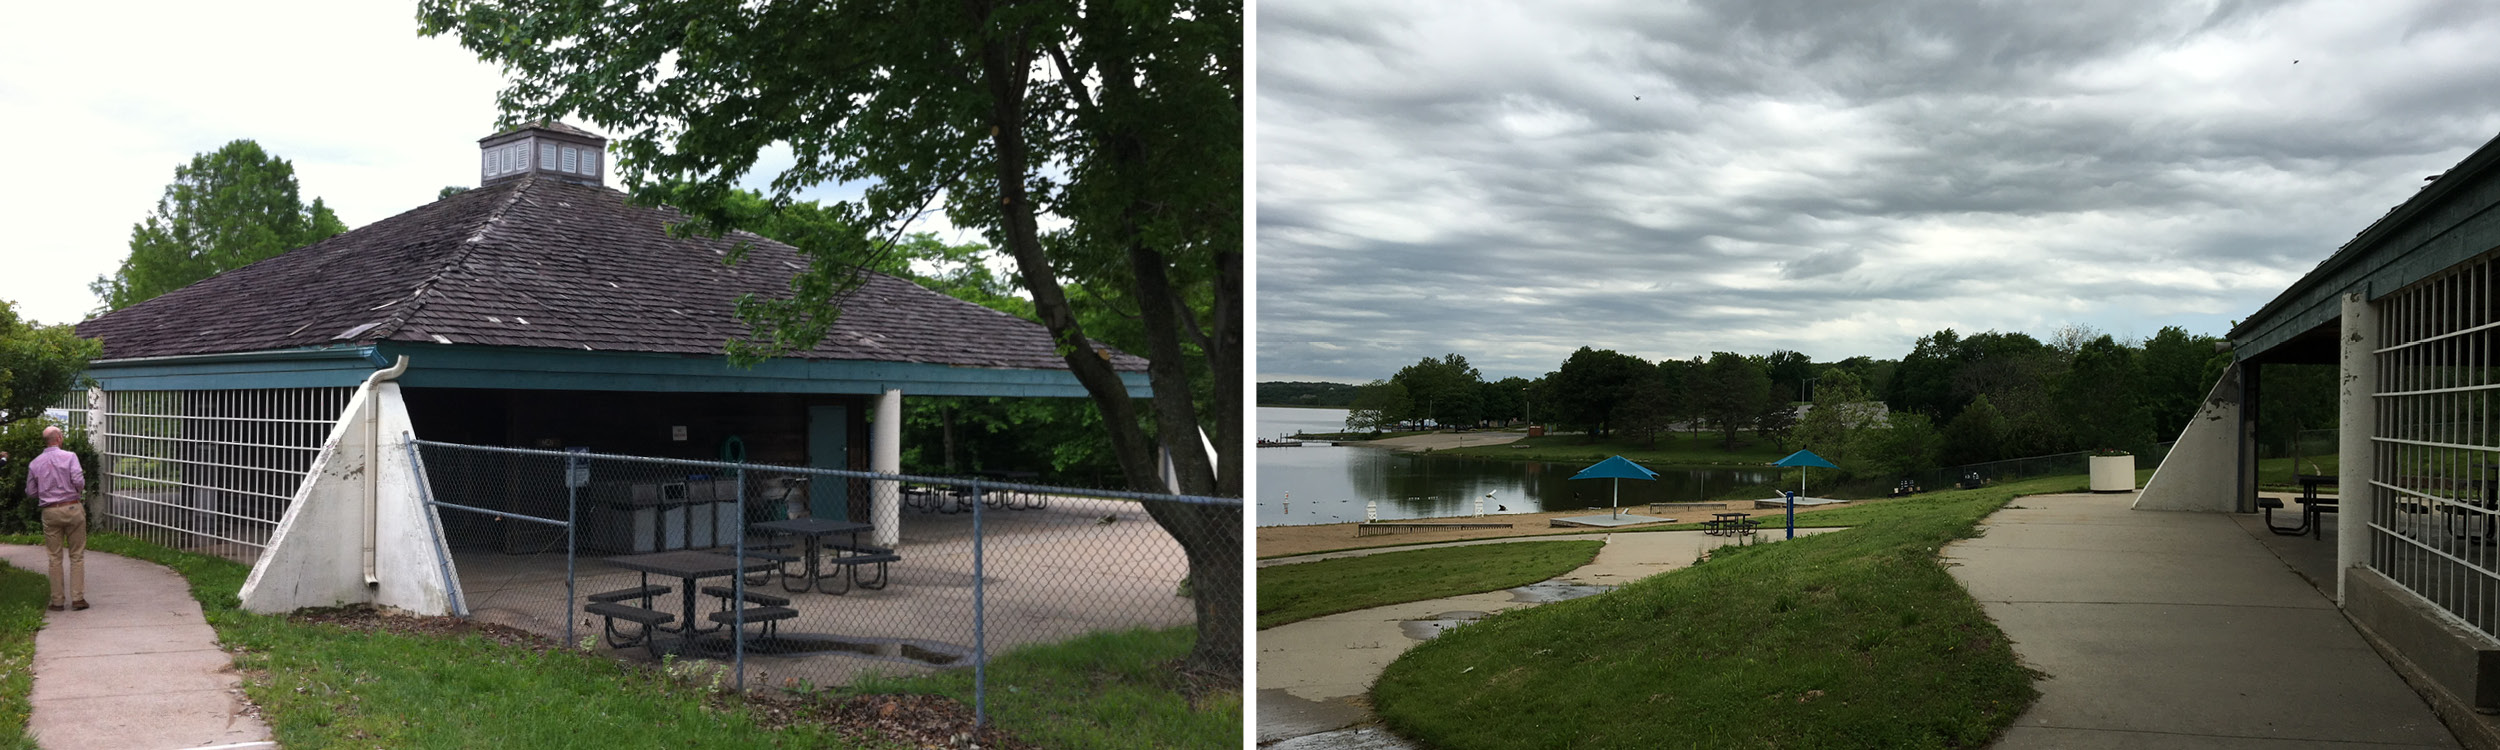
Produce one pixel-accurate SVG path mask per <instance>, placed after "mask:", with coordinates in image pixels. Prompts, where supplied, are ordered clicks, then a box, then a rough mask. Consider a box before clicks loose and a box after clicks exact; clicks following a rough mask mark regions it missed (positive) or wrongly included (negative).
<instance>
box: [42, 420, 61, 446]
mask: <svg viewBox="0 0 2500 750" xmlns="http://www.w3.org/2000/svg"><path fill="white" fill-rule="evenodd" d="M62 437H63V435H62V434H61V427H60V426H59V425H53V426H50V427H45V428H43V444H44V445H49V446H52V447H54V448H59V447H61V438H62Z"/></svg>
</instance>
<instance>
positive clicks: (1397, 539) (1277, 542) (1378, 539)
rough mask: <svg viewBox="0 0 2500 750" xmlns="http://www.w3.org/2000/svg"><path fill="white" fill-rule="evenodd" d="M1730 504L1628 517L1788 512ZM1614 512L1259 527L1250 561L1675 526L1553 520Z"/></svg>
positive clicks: (1680, 520) (1633, 510)
mask: <svg viewBox="0 0 2500 750" xmlns="http://www.w3.org/2000/svg"><path fill="white" fill-rule="evenodd" d="M1892 499H1894V498H1874V499H1868V500H1850V501H1846V502H1843V503H1839V504H1837V505H1821V506H1815V507H1811V508H1804V507H1801V508H1798V509H1797V515H1799V516H1804V515H1807V514H1810V513H1815V512H1818V511H1823V510H1829V509H1834V508H1854V507H1858V506H1861V505H1867V504H1871V503H1880V502H1884V501H1887V500H1892ZM1714 502H1715V501H1714ZM1726 502H1727V504H1728V505H1730V506H1735V507H1728V508H1723V509H1717V508H1676V509H1673V510H1667V511H1660V512H1658V513H1655V514H1653V513H1650V512H1649V504H1647V503H1642V504H1639V505H1626V506H1623V512H1625V513H1627V514H1639V515H1645V516H1656V517H1660V518H1672V519H1674V523H1675V524H1690V523H1700V522H1703V521H1707V520H1710V514H1712V513H1743V514H1745V515H1746V516H1747V517H1749V518H1761V517H1764V516H1771V517H1779V516H1781V515H1782V514H1784V513H1785V509H1782V508H1754V507H1752V505H1753V501H1752V500H1729V501H1726ZM1610 510H1611V508H1604V507H1601V508H1595V509H1590V508H1579V509H1573V510H1547V511H1536V512H1531V513H1499V514H1493V513H1488V514H1485V515H1484V516H1483V517H1481V518H1479V517H1476V516H1439V517H1434V518H1405V519H1398V520H1396V521H1382V522H1381V523H1418V524H1422V523H1436V522H1438V523H1451V522H1462V523H1476V522H1483V523H1502V522H1505V521H1508V522H1510V523H1511V528H1507V529H1500V528H1495V529H1436V530H1433V531H1404V532H1398V533H1394V534H1381V535H1377V536H1361V537H1358V536H1355V531H1356V527H1357V526H1359V525H1360V522H1347V523H1325V524H1305V525H1298V526H1261V527H1258V531H1257V533H1256V534H1255V535H1254V540H1255V541H1254V542H1253V543H1254V544H1255V545H1256V546H1255V547H1253V548H1252V550H1251V558H1252V559H1253V560H1254V561H1255V560H1262V559H1266V558H1271V557H1283V556H1292V555H1307V554H1313V553H1319V552H1335V551H1339V550H1348V549H1363V548H1367V547H1400V546H1405V545H1410V544H1430V543H1434V542H1462V541H1470V540H1476V539H1497V538H1505V537H1521V536H1558V535H1569V534H1619V533H1627V532H1638V531H1646V530H1651V529H1657V528H1660V527H1663V526H1668V525H1671V524H1665V523H1659V524H1647V525H1642V526H1630V527H1622V528H1616V529H1595V528H1586V527H1576V526H1559V527H1558V526H1553V525H1551V523H1550V521H1551V519H1554V518H1567V517H1571V516H1586V515H1595V514H1599V513H1606V512H1609V511H1610ZM1773 531H1776V530H1775V529H1773V528H1770V527H1769V525H1768V524H1766V525H1765V527H1764V528H1763V529H1762V530H1761V532H1757V533H1766V532H1773Z"/></svg>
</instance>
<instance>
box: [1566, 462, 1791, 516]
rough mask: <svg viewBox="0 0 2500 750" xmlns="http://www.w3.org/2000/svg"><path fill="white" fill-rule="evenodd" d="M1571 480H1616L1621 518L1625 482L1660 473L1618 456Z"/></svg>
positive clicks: (1652, 477)
mask: <svg viewBox="0 0 2500 750" xmlns="http://www.w3.org/2000/svg"><path fill="white" fill-rule="evenodd" d="M1826 465H1829V464H1826ZM1571 478H1573V479H1612V480H1615V482H1614V486H1615V515H1618V516H1619V515H1623V480H1626V479H1647V480H1650V481H1653V482H1654V481H1657V480H1658V472H1655V471H1650V470H1649V469H1646V468H1642V466H1641V465H1640V464H1636V463H1632V460H1631V459H1628V458H1624V457H1622V456H1616V457H1613V458H1609V459H1606V460H1604V461H1599V462H1597V463H1594V464H1590V465H1589V467H1588V468H1586V469H1581V470H1580V473H1578V474H1573V475H1571Z"/></svg>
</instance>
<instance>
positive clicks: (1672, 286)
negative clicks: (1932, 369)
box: [1256, 0, 2500, 381]
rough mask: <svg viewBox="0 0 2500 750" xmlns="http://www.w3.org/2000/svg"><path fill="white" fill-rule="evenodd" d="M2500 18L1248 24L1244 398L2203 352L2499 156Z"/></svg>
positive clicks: (1809, 14) (1466, 18) (1951, 5)
mask: <svg viewBox="0 0 2500 750" xmlns="http://www.w3.org/2000/svg"><path fill="white" fill-rule="evenodd" d="M2495 8H2500V4H2493V3H2488V2H2476V1H2473V0H2454V1H2448V2H2440V1H2431V0H2368V1H2356V2H2288V3H2270V2H2173V1H2171V0H2148V1H2146V2H2092V1H2089V0H2059V1H2057V2H2039V3H2015V2H1886V3H1841V2H1821V1H1819V0H1725V1H1723V2H1650V1H1642V2H1622V3H1598V2H1579V3H1492V2H1439V1H1433V2H1379V3H1360V4H1349V3H1337V2H1319V1H1317V0H1275V1H1263V2H1260V3H1259V12H1258V15H1257V23H1258V24H1259V28H1258V31H1257V37H1256V38H1257V40H1258V44H1259V56H1258V58H1257V60H1258V65H1259V78H1258V90H1257V92H1256V93H1257V96H1258V101H1259V107H1258V110H1257V118H1258V121H1257V128H1258V136H1257V137H1258V150H1257V163H1258V184H1257V196H1258V197H1257V200H1258V208H1259V212H1258V227H1257V229H1258V235H1257V236H1258V247H1257V252H1258V257H1259V260H1258V298H1259V307H1258V320H1257V325H1258V332H1259V333H1258V342H1259V344H1258V348H1259V351H1258V358H1259V359H1258V371H1259V378H1260V379H1261V380H1293V379H1329V380H1341V381H1364V380H1369V379H1373V378H1381V377H1387V376H1388V375H1390V374H1392V373H1393V372H1395V371H1396V369H1397V368H1398V367H1401V366H1403V365H1407V364H1412V363H1414V362H1415V360H1416V359H1418V358H1421V357H1425V356H1439V355H1441V354H1444V353H1448V352H1457V353H1460V354H1464V355H1466V356H1467V358H1468V360H1469V361H1470V362H1471V363H1473V364H1475V365H1476V366H1478V367H1479V368H1481V369H1482V370H1484V372H1485V374H1486V376H1487V377H1488V378H1491V377H1501V376H1505V375H1521V376H1527V377H1535V376H1538V375H1541V374H1543V373H1545V372H1548V371H1551V370H1552V369H1554V368H1555V367H1556V366H1557V365H1559V364H1560V363H1561V362H1562V360H1563V359H1564V358H1565V357H1567V356H1568V355H1569V354H1570V353H1571V351H1572V350H1574V349H1577V348H1579V347H1581V346H1594V347H1598V348H1611V349H1615V350H1617V351H1621V352H1625V353H1628V354H1634V355H1638V356H1641V357H1643V358H1647V359H1652V360H1656V359H1660V358H1665V357H1677V358H1684V357H1692V356H1695V355H1706V354H1707V353H1709V352H1711V351H1713V350H1728V351H1738V352H1744V353H1749V354H1762V353H1768V352H1770V351H1772V350H1774V349H1783V348H1785V349H1794V350H1797V351H1801V352H1804V353H1806V354H1808V355H1810V356H1812V357H1813V358H1814V359H1815V360H1816V361H1831V360H1836V359H1841V358H1845V357H1850V356H1855V355H1868V356H1873V357H1877V358H1898V357H1900V356H1901V355H1903V354H1905V353H1907V352H1908V351H1909V349H1910V347H1911V346H1912V344H1913V343H1914V342H1915V341H1916V339H1917V338H1918V337H1920V336H1922V335H1925V334H1928V333H1931V332H1934V331H1936V330H1937V329H1941V328H1948V327H1949V328H1953V329H1955V330H1957V331H1960V332H1963V333H1965V334H1967V333H1972V332H1977V331H1982V330H1990V329H1994V330H2004V331H2021V332H2026V333H2030V334H2032V335H2034V336H2039V337H2042V338H2044V339H2045V338H2047V336H2048V335H2049V334H2050V333H2051V332H2053V331H2055V330H2056V329H2057V328H2059V327H2061V326H2064V325H2066V324H2070V323H2072V324H2081V325H2086V326H2091V327H2093V328H2097V329H2099V330H2102V331H2105V332H2108V333H2112V334H2116V335H2119V336H2120V337H2122V338H2130V337H2132V338H2141V337H2146V336H2150V335H2152V334H2153V333H2154V332H2155V331H2158V330H2159V329H2160V328H2161V327H2163V326H2168V325H2177V326H2183V327H2185V328H2187V329H2188V330H2189V331H2191V332H2195V333H2210V334H2221V333H2223V332H2224V331H2225V330H2226V329H2227V328H2228V327H2229V325H2230V322H2231V321H2232V320H2235V319H2239V318H2244V317H2246V316H2247V315H2249V314H2250V313H2252V312H2254V311H2255V310H2256V309H2257V308H2258V307H2259V306H2260V305H2263V304H2264V303H2265V302H2266V301H2267V300H2269V299H2272V298H2273V296H2274V295H2275V294H2276V293H2278V292H2280V291H2281V290H2282V289H2283V288H2284V287H2285V286H2286V285H2288V284H2290V283H2291V282H2292V281H2293V280H2294V279H2297V278H2299V277H2300V275H2301V274H2302V273H2304V272H2306V271H2307V270H2308V269H2309V268H2311V267H2313V266H2314V265H2316V264H2317V262H2318V261H2320V260H2323V259H2324V258H2325V257H2326V256H2327V255H2328V254H2329V253H2332V252H2333V251H2334V250H2335V248H2336V247H2338V246H2340V245H2342V244H2343V243H2344V242H2345V241H2346V240H2348V239H2350V238H2351V237H2352V236H2353V235H2354V234H2355V233H2357V232H2359V231H2360V230H2361V229H2362V228H2363V227H2365V226H2367V225H2368V224H2369V223H2370V222H2371V221H2372V220H2374V219H2376V218H2378V217H2379V216H2380V215H2382V214H2384V213H2385V212H2386V211H2387V209H2388V208H2390V207H2392V206H2394V205H2396V204H2398V203H2401V202H2403V201H2404V200H2405V199H2406V198H2407V197H2408V196H2410V195H2411V194H2412V193H2413V192H2414V191H2415V190H2417V189H2418V188H2419V187H2420V186H2421V185H2422V184H2423V178H2424V177H2426V176H2429V175H2434V174H2438V173H2440V172H2441V171H2443V170H2445V169H2447V168H2448V167H2449V166H2450V165H2452V164H2454V163H2456V162H2457V161H2458V160H2459V159H2462V158H2463V157H2464V156H2465V155H2466V154H2467V153H2468V152H2471V151H2472V150H2473V149H2474V148H2476V147H2478V146H2480V145H2482V144H2483V143H2484V142H2485V141H2488V140H2490V139H2491V138H2492V137H2493V136H2494V135H2495V134H2500V99H2495V98H2494V96H2493V94H2492V92H2493V91H2494V89H2493V85H2494V83H2493V82H2494V81H2495V80H2500V15H2496V14H2495V12H2494V11H2495ZM2295 61H2297V62H2295Z"/></svg>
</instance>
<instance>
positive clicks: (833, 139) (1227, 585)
mask: <svg viewBox="0 0 2500 750" xmlns="http://www.w3.org/2000/svg"><path fill="white" fill-rule="evenodd" d="M1241 14H1242V6H1241V3H1240V2H1239V1H1238V0H1208V1H1207V2H1105V1H1101V0H1063V1H1061V2H1034V3H1015V4H1008V3H989V2H976V3H969V4H945V3H899V4H897V3H870V2H856V1H834V2H801V1H799V0H786V1H781V2H774V1H767V2H735V1H733V0H654V1H653V2H640V3H628V4H623V5H617V4H612V3H604V2H596V1H594V0H422V1H421V2H420V3H419V5H418V17H419V18H420V19H421V21H422V23H423V25H424V30H425V33H427V34H429V35H432V34H443V33H454V34H457V35H458V36H459V37H460V40H461V44H462V45H464V46H466V47H467V48H469V49H470V50H472V51H475V52H477V53H479V55H480V56H481V57H483V58H485V59H487V60H489V61H492V62H496V63H499V64H501V65H502V66H503V68H504V70H505V73H506V75H507V76H509V78H510V80H511V81H512V84H511V85H510V87H508V88H507V89H506V90H505V91H504V92H503V96H502V106H503V109H504V111H505V113H506V116H507V117H508V118H510V119H513V120H523V119H540V118H546V119H561V118H567V117H572V116H576V115H579V116H583V117H587V118H588V119H590V120H591V121H593V122H597V123H601V124H603V125H608V126H611V127H616V128H621V129H623V130H624V131H625V132H626V133H627V134H626V135H625V136H623V137H621V138H619V139H617V140H615V141H614V142H613V143H614V147H615V148H616V149H617V151H618V153H619V160H618V161H619V163H618V166H619V167H621V168H622V170H623V174H624V175H625V176H626V178H627V181H628V182H629V183H631V184H635V185H637V188H636V190H635V193H636V195H637V197H638V198H642V199H646V200H657V199H659V198H661V197H669V198H671V199H672V200H673V201H674V202H675V204H676V205H677V206H678V207H679V208H681V209H683V210H685V211H686V212H687V215H688V216H689V217H690V219H691V224H692V226H693V227H694V228H695V229H696V230H699V231H719V230H722V229H727V228H740V225H739V224H737V223H736V221H735V220H734V219H733V217H731V216H730V215H729V212H727V211H724V210H723V206H724V204H725V203H726V201H725V200H724V196H727V195H728V194H730V193H732V192H734V191H735V185H736V184H737V182H738V181H739V180H740V179H742V178H743V177H744V176H745V175H746V173H747V172H748V171H749V170H750V169H751V168H752V167H753V166H754V165H755V164H756V163H757V159H758V157H759V155H760V154H761V153H762V152H763V151H764V150H765V149H766V148H767V147H770V146H774V145H776V144H786V145H787V146H788V148H789V152H790V153H791V155H792V157H793V164H792V165H791V166H790V167H788V168H787V169H785V170H783V171H782V172H781V173H780V174H778V175H776V176H775V177H774V180H773V188H774V190H775V193H776V200H780V199H782V198H785V197H786V196H787V195H788V194H789V193H791V192H794V191H796V190H798V189H801V188H804V187H807V186H810V185H816V184H822V183H825V182H829V181H846V182H856V183H861V184H864V185H865V186H866V187H865V194H864V196H863V197H862V198H861V199H860V200H859V201H857V202H844V203H839V204H835V205H833V206H830V207H828V209H827V210H829V211H830V212H831V213H832V214H833V217H834V218H835V219H836V220H837V221H838V222H839V223H840V224H841V225H842V227H843V231H841V232H836V233H830V234H829V235H828V236H826V237H824V238H822V241H821V242H817V243H809V244H801V245H799V247H800V249H801V250H802V251H805V252H806V253H807V254H808V257H809V263H808V268H807V269H806V270H805V271H803V272H802V273H801V274H800V276H799V278H797V279H795V280H794V281H793V284H792V287H793V294H792V295H791V296H790V297H788V298H785V299H773V300H764V299H749V300H746V301H744V302H743V303H742V304H741V305H740V313H741V316H742V318H743V319H744V320H745V321H746V322H747V323H748V325H749V326H750V327H751V328H752V331H751V334H750V336H749V337H748V338H747V339H745V340H742V341H739V342H733V345H732V346H731V353H732V354H733V356H735V357H737V358H738V359H739V360H740V361H753V360H755V359H759V358H762V357H766V356H771V355H774V354H778V353H780V352H783V351H788V350H791V349H796V348H804V347H806V346H812V345H813V344H814V343H815V342H816V341H817V340H818V339H820V338H821V337H822V336H823V335H824V333H825V331H826V330H827V329H828V328H829V327H830V326H831V324H832V319H833V317H834V316H836V315H838V314H839V312H838V306H837V305H835V304H833V303H834V302H836V301H838V300H839V299H840V298H841V297H842V296H843V292H844V291H845V290H846V289H847V288H849V287H850V286H852V285H855V284H856V283H857V279H858V276H857V273H856V269H857V268H860V267H863V266H870V265H873V263H874V259H875V258H876V257H878V256H880V255H883V254H885V253H887V252H889V251H890V250H891V248H892V246H893V244H894V241H893V238H894V237H896V236H899V234H900V232H899V230H897V229H896V228H895V227H897V226H908V224H909V221H910V220H911V219H912V218H913V217H915V216H917V215H918V214H919V213H920V212H922V211H925V210H929V209H930V208H931V207H933V206H936V205H940V204H941V203H942V205H943V207H944V209H945V210H946V212H947V216H948V217H949V218H950V219H951V220H952V222H953V223H954V224H955V225H956V226H960V227H968V228H973V229H976V230H979V231H982V232H984V233H985V234H986V235H987V237H988V239H989V241H990V243H991V244H992V245H994V246H996V247H999V248H1000V249H1002V250H1003V251H1005V252H1006V253H1007V255H1008V256H1009V257H1011V258H1013V259H1014V260H1015V263H1016V269H1017V273H1018V277H1019V279H1020V280H1021V281H1022V282H1023V284H1024V286H1025V290H1026V292H1027V293H1028V294H1029V295H1030V296H1031V298H1032V300H1033V304H1034V308H1035V311H1036V312H1037V314H1038V317H1039V318H1040V319H1041V320H1042V322H1043V325H1044V326H1046V327H1047V328H1048V329H1049V330H1050V333H1051V336H1052V338H1053V340H1054V341H1056V342H1057V343H1058V346H1059V350H1060V353H1061V354H1062V355H1063V357H1064V359H1065V360H1066V362H1067V363H1068V366H1069V368H1070V370H1071V371H1072V372H1073V373H1074V375H1075V377H1076V379H1077V380H1078V381H1079V382H1080V383H1082V384H1083V385H1084V387H1085V388H1086V390H1087V392H1088V393H1089V394H1091V395H1092V397H1093V399H1094V402H1095V405H1096V407H1097V408H1098V409H1100V410H1101V412H1102V415H1103V420H1102V424H1103V426H1104V429H1105V430H1106V432H1107V433H1108V436H1109V438H1110V442H1111V445H1112V448H1113V454H1114V455H1115V456H1116V457H1117V460H1118V463H1119V465H1120V469H1121V474H1122V476H1123V477H1124V478H1125V479H1126V481H1127V483H1128V485H1129V486H1130V488H1131V489H1135V490H1139V491H1149V492H1162V491H1165V487H1166V480H1167V477H1165V476H1163V472H1162V471H1161V470H1160V468H1159V466H1158V463H1159V462H1158V450H1157V449H1158V448H1160V449H1161V452H1162V453H1165V454H1168V455H1169V456H1171V458H1172V466H1173V476H1171V477H1168V479H1169V480H1170V482H1171V484H1172V486H1175V487H1177V488H1178V489H1179V490H1180V491H1182V492H1186V493H1192V494H1205V495H1224V496H1229V497H1240V496H1241V494H1242V492H1241V490H1242V486H1243V484H1242V482H1243V478H1244V475H1245V474H1246V473H1247V470H1246V467H1245V466H1244V465H1243V464H1242V459H1243V458H1245V456H1243V454H1242V450H1243V449H1242V447H1241V442H1242V441H1241V440H1240V436H1241V434H1242V427H1243V425H1242V412H1243V409H1242V408H1241V406H1242V389H1241V382H1242V378H1241V373H1242V355H1243V348H1242V333H1243V328H1242V327H1243V316H1242V299H1241V292H1242V289H1243V277H1242V269H1243V264H1242V242H1241V224H1242V221H1241V206H1242V193H1241V187H1242V186H1241V180H1240V175H1241V171H1242V170H1241V151H1242V142H1241V131H1242V120H1241V109H1242V93H1243V91H1242V70H1241V57H1242V47H1241V31H1242V29H1241V26H1242V15H1241ZM1046 217H1047V218H1049V219H1050V221H1045V220H1044V219H1045V218H1046ZM1045 225H1047V226H1050V227H1052V228H1050V229H1047V230H1045V229H1044V228H1043V227H1044V226H1045ZM1071 287H1074V290H1073V293H1072V291H1071ZM1086 305H1101V306H1105V307H1108V308H1110V309H1113V310H1117V311H1120V312H1121V313H1123V314H1124V315H1125V316H1126V319H1128V320H1132V321H1134V322H1135V325H1136V327H1137V335H1138V337H1137V344H1136V348H1135V351H1137V352H1138V353H1140V354H1143V355H1145V356H1146V357H1147V359H1148V360H1149V362H1150V363H1151V364H1150V365H1149V369H1148V372H1147V379H1148V381H1149V382H1150V383H1151V385H1152V387H1153V389H1154V394H1155V395H1154V397H1153V399H1152V400H1151V401H1150V402H1148V403H1146V404H1143V405H1142V407H1143V408H1142V410H1141V405H1140V404H1138V403H1135V402H1133V401H1132V399H1131V398H1130V397H1129V396H1128V393H1127V387H1126V385H1125V384H1124V383H1123V382H1122V381H1121V380H1120V378H1119V376H1118V373H1116V372H1114V371H1113V370H1112V369H1111V366H1110V364H1109V362H1108V361H1106V360H1105V359H1104V358H1103V357H1101V356H1099V355H1098V354H1097V353H1096V351H1095V347H1094V345H1093V343H1092V342H1093V340H1094V338H1093V335H1092V334H1093V329H1092V328H1090V327H1088V326H1087V325H1086V321H1085V319H1084V317H1083V316H1082V315H1080V313H1079V311H1078V309H1079V307H1081V306H1086ZM1105 340H1112V339H1109V338H1106V339H1105ZM1114 343H1117V342H1116V341H1114ZM1201 393H1203V394H1204V395H1203V397H1202V396H1201V395H1200V394H1201ZM1209 425H1212V427H1213V429H1212V430H1211V432H1212V442H1213V443H1214V445H1215V446H1216V456H1214V457H1212V458H1210V457H1209V456H1207V455H1206V453H1205V452H1204V451H1203V450H1202V449H1201V447H1200V445H1201V441H1200V432H1201V431H1202V430H1204V429H1206V428H1207V426H1209ZM1147 510H1148V512H1149V513H1150V514H1151V515H1153V516H1154V518H1155V520H1156V522H1157V523H1158V524H1160V525H1162V526H1163V528H1164V529H1166V530H1167V531H1169V532H1171V533H1172V535H1173V537H1174V538H1175V539H1176V540H1178V541H1179V542H1180V545H1181V547H1182V549H1183V551H1184V553H1185V554H1186V555H1187V557H1188V558H1189V561H1190V583H1191V589H1192V590H1193V591H1194V592H1196V596H1195V597H1194V605H1195V607H1196V614H1197V620H1198V636H1199V637H1198V640H1197V644H1196V647H1195V649H1194V650H1193V651H1192V652H1191V654H1190V656H1189V658H1188V664H1187V666H1188V667H1189V668H1191V669H1193V670H1197V671H1201V672H1206V673H1210V674H1216V675H1237V674H1239V672H1240V669H1241V665H1242V661H1243V658H1242V651H1241V638H1240V626H1239V625H1240V609H1241V608H1240V598H1239V596H1240V590H1241V586H1240V567H1241V554H1242V549H1241V548H1242V538H1241V524H1240V511H1239V509H1238V508H1235V507H1220V506H1211V505H1181V504H1174V503H1151V504H1148V505H1147Z"/></svg>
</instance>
